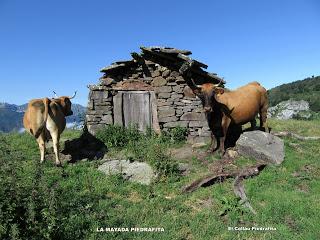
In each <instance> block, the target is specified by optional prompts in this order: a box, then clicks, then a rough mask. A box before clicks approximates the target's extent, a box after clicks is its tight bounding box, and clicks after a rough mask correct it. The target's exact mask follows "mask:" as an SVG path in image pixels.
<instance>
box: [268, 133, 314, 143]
mask: <svg viewBox="0 0 320 240" xmlns="http://www.w3.org/2000/svg"><path fill="white" fill-rule="evenodd" d="M272 134H273V135H275V136H278V137H293V138H296V139H298V140H301V141H306V140H320V137H315V136H314V137H304V136H301V135H298V134H296V133H293V132H287V131H283V132H275V133H272Z"/></svg>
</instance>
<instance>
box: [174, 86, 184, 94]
mask: <svg viewBox="0 0 320 240" xmlns="http://www.w3.org/2000/svg"><path fill="white" fill-rule="evenodd" d="M172 91H174V92H176V93H183V89H182V88H181V87H180V86H174V87H172Z"/></svg>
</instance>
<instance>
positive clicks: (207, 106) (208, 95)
mask: <svg viewBox="0 0 320 240" xmlns="http://www.w3.org/2000/svg"><path fill="white" fill-rule="evenodd" d="M191 81H192V80H191ZM221 82H222V80H221V81H220V82H219V83H218V84H213V83H204V84H202V85H196V84H195V83H194V82H193V81H192V86H191V89H192V91H193V92H194V93H195V94H196V95H197V96H198V97H199V98H200V99H201V101H202V105H203V109H204V111H205V112H206V113H209V112H212V111H213V106H214V104H215V102H216V101H217V96H218V95H219V94H223V93H224V89H223V88H222V87H220V86H221Z"/></svg>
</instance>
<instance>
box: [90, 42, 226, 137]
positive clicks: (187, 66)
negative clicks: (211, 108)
mask: <svg viewBox="0 0 320 240" xmlns="http://www.w3.org/2000/svg"><path fill="white" fill-rule="evenodd" d="M140 49H141V52H140V53H136V52H133V53H131V56H132V59H131V60H128V61H118V62H115V63H112V64H111V65H110V66H107V67H104V68H102V69H101V72H102V73H103V76H102V77H101V78H100V79H99V80H100V81H99V83H98V84H96V85H89V86H88V88H89V89H90V93H89V102H88V109H87V113H86V122H87V127H88V130H89V132H90V133H92V134H95V133H96V131H97V129H99V128H100V127H103V126H105V125H107V124H118V125H122V126H129V125H130V124H136V125H137V126H138V128H139V129H140V130H142V131H144V130H145V129H146V128H147V127H152V128H153V129H154V130H155V131H156V132H158V133H160V132H161V131H162V130H168V129H170V128H174V127H177V126H181V127H186V128H188V140H189V141H190V142H198V141H206V140H207V139H208V138H209V137H210V131H209V128H208V124H207V122H206V118H205V115H204V113H203V112H202V104H201V100H200V99H199V98H198V97H196V96H195V95H194V94H193V91H192V89H191V88H192V86H194V85H193V83H192V81H193V82H194V83H196V84H202V83H205V82H212V83H218V82H222V83H225V82H224V81H223V80H222V79H221V78H219V77H218V76H217V74H214V73H208V72H207V71H205V70H204V69H206V68H207V65H205V64H204V63H201V62H199V61H196V60H193V59H191V58H190V57H189V56H190V55H191V52H190V51H187V50H179V49H174V48H168V47H148V48H147V47H140Z"/></svg>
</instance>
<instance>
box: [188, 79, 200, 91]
mask: <svg viewBox="0 0 320 240" xmlns="http://www.w3.org/2000/svg"><path fill="white" fill-rule="evenodd" d="M190 80H191V82H192V84H193V86H194V87H196V88H198V89H199V88H201V85H197V84H195V82H194V81H193V79H192V78H190Z"/></svg>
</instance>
